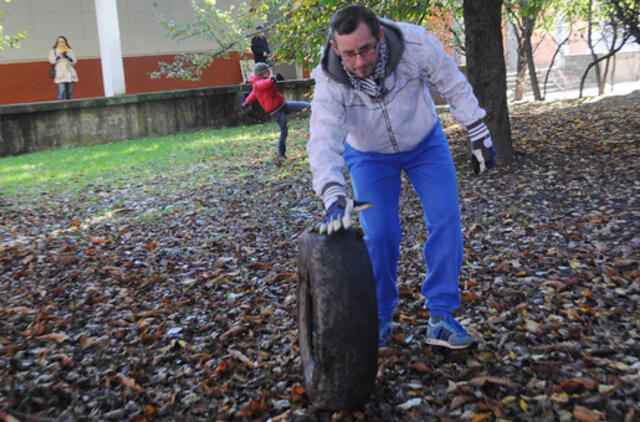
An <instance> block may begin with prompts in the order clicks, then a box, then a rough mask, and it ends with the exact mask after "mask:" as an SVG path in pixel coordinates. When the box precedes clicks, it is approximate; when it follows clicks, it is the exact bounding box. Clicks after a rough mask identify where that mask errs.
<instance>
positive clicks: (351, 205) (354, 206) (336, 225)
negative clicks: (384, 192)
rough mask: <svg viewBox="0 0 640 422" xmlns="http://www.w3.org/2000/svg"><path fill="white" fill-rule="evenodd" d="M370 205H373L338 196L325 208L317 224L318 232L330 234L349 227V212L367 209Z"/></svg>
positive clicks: (353, 212)
mask: <svg viewBox="0 0 640 422" xmlns="http://www.w3.org/2000/svg"><path fill="white" fill-rule="evenodd" d="M371 207H373V205H372V204H371V203H369V202H359V201H354V200H353V199H347V198H345V197H344V196H339V197H338V199H337V200H336V201H334V202H333V203H332V204H331V205H329V208H327V215H326V216H325V217H324V220H322V223H320V224H318V232H319V233H320V234H325V233H326V234H328V235H330V234H331V233H335V232H337V231H339V230H343V229H344V230H346V229H348V228H349V227H351V214H355V213H357V212H360V211H364V210H368V209H369V208H371Z"/></svg>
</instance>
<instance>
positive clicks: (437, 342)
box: [427, 338, 478, 350]
mask: <svg viewBox="0 0 640 422" xmlns="http://www.w3.org/2000/svg"><path fill="white" fill-rule="evenodd" d="M427 344H430V345H432V346H440V347H446V348H447V349H452V350H462V349H474V348H475V347H476V346H477V345H478V342H477V341H474V342H473V343H470V344H467V345H460V346H456V345H455V344H451V343H448V342H446V341H444V340H438V339H431V338H427Z"/></svg>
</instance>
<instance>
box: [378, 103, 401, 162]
mask: <svg viewBox="0 0 640 422" xmlns="http://www.w3.org/2000/svg"><path fill="white" fill-rule="evenodd" d="M378 102H379V103H380V106H381V107H382V114H383V115H384V121H385V123H386V124H387V131H388V132H389V138H390V139H391V145H392V146H393V150H394V151H395V152H396V153H398V152H400V149H399V148H398V142H397V141H396V137H395V136H394V135H393V130H392V129H391V121H390V120H389V113H387V108H386V107H385V105H384V101H383V99H382V98H380V99H379V100H378Z"/></svg>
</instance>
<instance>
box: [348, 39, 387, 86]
mask: <svg viewBox="0 0 640 422" xmlns="http://www.w3.org/2000/svg"><path fill="white" fill-rule="evenodd" d="M388 59H389V54H388V51H387V43H386V42H385V40H382V44H380V54H379V55H378V61H377V63H376V67H375V69H374V70H373V73H372V74H371V75H369V76H367V77H366V78H359V77H357V76H356V75H354V74H353V73H352V72H351V71H350V70H349V68H348V67H347V66H346V65H345V64H344V61H342V68H343V69H344V71H345V73H346V74H347V76H348V77H349V82H351V86H352V87H353V89H358V90H360V91H363V92H365V93H366V94H367V95H369V96H370V97H372V98H379V97H381V96H383V95H384V94H385V89H384V79H385V78H386V77H387V61H388Z"/></svg>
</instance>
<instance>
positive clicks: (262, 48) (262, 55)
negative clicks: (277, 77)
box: [251, 26, 271, 63]
mask: <svg viewBox="0 0 640 422" xmlns="http://www.w3.org/2000/svg"><path fill="white" fill-rule="evenodd" d="M262 30H263V28H262V27H261V26H258V27H256V31H258V33H257V34H256V36H255V37H253V38H251V51H252V52H253V60H254V61H255V62H256V63H266V62H267V59H268V58H269V54H271V50H269V43H268V42H267V38H266V37H265V36H264V32H263V31H262Z"/></svg>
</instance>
